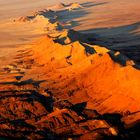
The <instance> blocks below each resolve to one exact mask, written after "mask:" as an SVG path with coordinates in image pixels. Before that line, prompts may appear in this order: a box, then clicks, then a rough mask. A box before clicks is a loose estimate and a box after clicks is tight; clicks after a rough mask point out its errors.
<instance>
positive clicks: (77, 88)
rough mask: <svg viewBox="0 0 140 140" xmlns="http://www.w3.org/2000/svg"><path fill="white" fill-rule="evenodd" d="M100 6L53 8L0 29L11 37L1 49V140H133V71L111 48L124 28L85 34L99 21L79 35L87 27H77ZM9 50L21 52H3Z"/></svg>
mask: <svg viewBox="0 0 140 140" xmlns="http://www.w3.org/2000/svg"><path fill="white" fill-rule="evenodd" d="M99 1H100V2H98V3H92V2H85V3H81V4H78V3H70V4H68V3H66V4H65V3H60V4H56V5H54V6H49V7H45V8H43V9H39V10H35V12H34V10H33V12H31V14H30V13H29V14H28V15H25V16H22V17H20V18H14V20H13V19H12V20H10V21H8V22H5V23H1V24H0V25H1V26H0V29H2V28H4V27H7V28H5V33H7V32H8V33H9V32H10V33H11V34H10V35H9V36H13V34H14V37H13V41H12V42H10V43H9V42H8V41H7V42H4V41H3V42H4V43H2V42H1V45H2V46H3V48H0V51H1V52H0V108H1V111H0V122H1V123H0V137H1V138H8V139H31V140H34V139H52V140H55V139H60V140H61V139H74V140H75V139H78V140H90V139H93V138H94V139H95V140H104V139H118V140H120V139H125V140H127V139H128V140H129V139H134V140H137V139H139V138H140V135H139V123H138V122H139V118H140V113H139V111H140V94H139V91H140V70H139V68H140V66H139V63H138V61H137V60H136V59H134V57H130V56H129V55H127V52H126V53H124V50H123V49H124V46H121V47H120V45H121V42H113V41H114V38H115V37H118V39H120V36H119V35H123V34H122V33H121V32H122V30H123V29H122V28H121V29H119V31H120V32H119V33H118V29H113V31H112V29H111V30H110V31H109V33H108V32H106V29H101V30H98V29H95V31H94V30H91V29H90V31H89V30H85V29H88V28H91V27H92V26H95V25H97V23H99V24H101V23H100V22H102V21H103V17H104V14H103V15H102V16H103V17H102V16H101V18H102V20H101V21H100V19H98V17H97V19H96V21H95V22H92V24H93V23H94V24H95V25H92V26H89V27H84V28H83V26H85V25H89V24H91V22H89V19H88V20H85V23H84V24H83V25H80V21H79V22H78V20H82V17H83V16H85V17H86V18H89V17H88V16H86V15H88V14H89V12H88V11H87V9H88V10H89V9H90V8H91V7H94V6H97V7H98V6H99V7H100V6H101V7H103V9H101V8H99V9H100V10H101V11H98V8H97V9H96V8H95V13H96V12H99V13H100V12H104V8H105V7H104V6H105V5H106V4H108V2H102V0H99ZM125 1H126V0H125ZM109 2H110V3H112V6H114V5H115V4H116V3H118V2H115V3H113V0H110V1H109ZM121 3H123V4H124V2H121ZM118 5H120V3H119V4H118ZM128 5H130V4H128ZM132 7H133V6H132ZM113 8H114V7H113ZM136 9H137V8H136ZM96 10H97V11H96ZM114 10H115V9H114ZM89 11H90V10H89ZM120 11H121V10H120ZM108 12H109V13H110V11H108ZM108 12H107V13H108ZM112 12H113V11H112ZM92 14H93V13H92ZM105 15H106V13H105ZM109 15H110V14H109ZM99 21H100V22H99ZM107 21H108V20H107ZM88 22H89V23H88ZM120 24H121V23H120ZM104 25H105V23H104ZM113 25H115V24H112V26H113ZM97 27H99V25H97ZM133 27H134V26H132V28H133ZM76 28H79V29H80V30H83V31H82V32H79V31H77V30H75V29H76ZM128 28H130V27H128ZM128 28H127V29H126V30H123V32H125V31H126V32H127V30H128ZM108 30H109V29H108ZM114 30H115V31H114ZM130 31H131V29H130ZM138 32H139V30H137V33H138ZM101 33H103V35H101ZM21 34H22V35H21ZM105 35H107V36H106V37H105ZM9 36H7V37H6V38H5V37H3V38H5V39H6V40H8V37H9ZM112 36H113V39H112V38H111V37H112ZM123 37H124V40H120V41H126V40H127V39H128V38H129V37H128V38H127V34H126V33H124V36H123ZM125 37H126V38H125ZM26 38H27V40H26ZM14 39H15V40H14ZM108 39H110V40H109V42H108ZM125 39H126V40H125ZM137 39H138V38H136V40H137ZM31 40H32V43H30V42H31ZM33 40H34V41H33ZM130 41H131V40H129V41H128V42H127V43H126V45H127V44H128V43H129V42H130ZM23 42H24V43H23ZM12 43H13V44H14V45H17V46H19V44H20V43H21V44H22V45H21V46H19V47H16V46H15V47H14V48H9V47H7V48H4V46H5V44H6V45H9V44H10V45H11V44H12ZM109 43H112V44H109ZM23 44H24V45H23ZM25 44H26V45H25ZM108 44H109V45H108ZM116 44H118V46H116ZM127 50H130V51H129V53H130V52H131V49H129V47H127ZM135 53H136V49H135Z"/></svg>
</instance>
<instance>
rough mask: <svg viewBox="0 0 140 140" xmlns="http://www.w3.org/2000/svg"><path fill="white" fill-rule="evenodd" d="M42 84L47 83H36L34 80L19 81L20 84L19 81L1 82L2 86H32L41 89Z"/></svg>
mask: <svg viewBox="0 0 140 140" xmlns="http://www.w3.org/2000/svg"><path fill="white" fill-rule="evenodd" d="M42 82H45V80H40V81H35V80H33V79H28V80H24V81H18V82H17V81H15V82H0V84H2V85H10V84H13V85H16V86H24V85H28V84H31V85H33V86H34V87H35V88H39V87H40V84H41V83H42Z"/></svg>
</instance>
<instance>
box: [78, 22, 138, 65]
mask: <svg viewBox="0 0 140 140" xmlns="http://www.w3.org/2000/svg"><path fill="white" fill-rule="evenodd" d="M139 28H140V22H137V23H134V24H130V25H125V26H119V27H112V28H94V29H89V30H81V31H80V32H82V33H84V34H85V35H86V36H87V37H88V40H89V41H90V43H91V44H98V45H102V46H105V47H107V48H108V49H111V50H115V51H120V52H121V53H123V54H125V55H126V56H127V57H129V58H130V59H132V60H135V62H137V63H140V34H139V33H138V32H136V31H137V29H139ZM92 36H94V37H92Z"/></svg>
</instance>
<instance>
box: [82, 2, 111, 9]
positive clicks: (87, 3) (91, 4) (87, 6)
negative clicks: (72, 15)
mask: <svg viewBox="0 0 140 140" xmlns="http://www.w3.org/2000/svg"><path fill="white" fill-rule="evenodd" d="M107 3H108V2H99V3H94V2H85V3H82V4H81V5H82V6H83V7H86V8H90V7H94V6H99V5H104V4H107Z"/></svg>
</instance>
